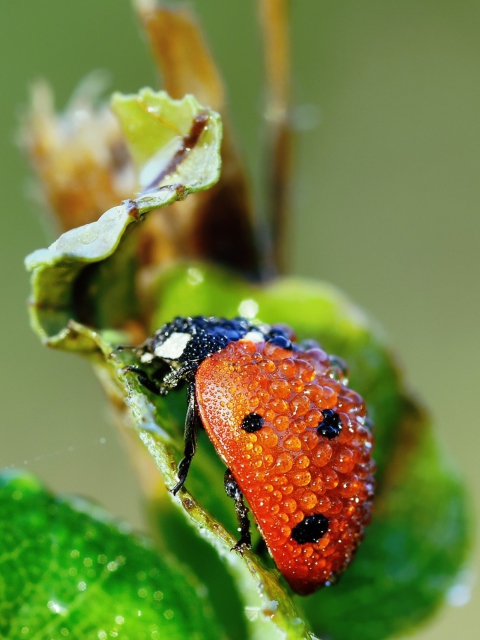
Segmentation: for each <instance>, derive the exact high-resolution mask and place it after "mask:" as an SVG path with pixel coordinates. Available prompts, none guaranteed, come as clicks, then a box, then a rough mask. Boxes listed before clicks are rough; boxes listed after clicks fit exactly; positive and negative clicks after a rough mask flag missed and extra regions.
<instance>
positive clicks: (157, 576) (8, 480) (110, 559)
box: [0, 474, 222, 640]
mask: <svg viewBox="0 0 480 640" xmlns="http://www.w3.org/2000/svg"><path fill="white" fill-rule="evenodd" d="M0 513H1V518H0V522H1V524H0V545H1V548H2V554H1V557H0V590H1V594H2V598H1V604H0V637H1V638H5V639H6V638H12V639H13V638H31V639H32V640H45V639H46V638H63V637H67V638H78V639H80V638H81V639H82V640H90V639H91V640H93V639H95V640H98V639H99V638H100V639H101V638H105V639H106V638H113V637H115V638H119V640H128V639H130V640H133V639H135V640H142V639H145V640H147V638H148V639H151V638H171V639H172V640H174V639H175V638H178V639H179V640H181V639H182V640H183V638H196V639H198V640H200V639H202V638H205V639H208V640H210V639H211V638H220V637H222V634H221V631H220V629H219V626H218V623H217V621H216V620H215V619H214V617H213V615H212V611H211V607H210V605H209V604H208V602H207V600H206V599H205V596H204V592H205V588H204V587H202V586H201V585H200V584H199V583H198V582H197V581H196V580H194V579H193V577H192V576H191V574H190V572H188V571H186V569H185V568H184V567H182V566H180V565H179V564H178V563H177V562H176V561H175V560H174V559H173V557H172V556H171V555H169V554H162V556H161V557H160V556H159V555H158V554H157V553H156V551H155V549H154V548H153V547H152V545H151V544H150V543H149V542H147V541H146V540H144V539H143V538H141V537H139V536H135V535H132V534H130V533H128V532H127V530H128V527H127V526H126V525H125V524H118V523H115V522H113V521H112V520H111V519H110V518H109V516H108V515H106V514H105V512H104V511H102V510H101V509H100V508H99V507H96V506H93V505H92V504H90V503H87V502H86V501H84V500H80V499H78V498H69V499H68V498H64V499H61V498H56V497H54V496H53V495H52V494H51V493H49V492H47V491H45V490H44V489H43V488H42V486H41V485H40V484H39V483H38V482H37V481H36V480H35V479H34V478H32V477H31V476H25V475H22V476H15V475H12V474H10V475H8V476H1V477H0Z"/></svg>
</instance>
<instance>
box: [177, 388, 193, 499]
mask: <svg viewBox="0 0 480 640" xmlns="http://www.w3.org/2000/svg"><path fill="white" fill-rule="evenodd" d="M187 398H188V408H187V417H186V419H185V448H184V450H183V459H182V460H181V461H180V464H179V465H178V472H177V477H178V482H177V484H176V485H175V486H174V487H173V489H172V493H173V495H176V494H177V493H178V491H180V489H181V488H182V487H183V485H184V484H185V480H186V479H187V475H188V470H189V469H190V464H191V462H192V458H193V456H194V455H195V451H196V449H197V426H198V410H197V401H196V399H195V382H190V383H189V384H188V389H187Z"/></svg>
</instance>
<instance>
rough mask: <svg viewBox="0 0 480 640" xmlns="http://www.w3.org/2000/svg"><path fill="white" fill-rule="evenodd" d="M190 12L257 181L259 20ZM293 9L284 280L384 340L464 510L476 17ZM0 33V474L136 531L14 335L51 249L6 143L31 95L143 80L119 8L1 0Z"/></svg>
mask: <svg viewBox="0 0 480 640" xmlns="http://www.w3.org/2000/svg"><path fill="white" fill-rule="evenodd" d="M192 4H193V5H194V6H195V8H196V9H197V11H198V13H199V14H200V16H201V20H202V22H203V25H204V27H205V29H206V31H207V34H208V38H209V40H210V43H211V46H212V49H213V51H214V53H215V55H216V58H217V61H219V63H220V66H221V68H222V70H223V72H224V75H225V78H226V82H227V86H228V90H229V101H230V109H231V114H232V117H233V121H234V123H235V126H236V130H237V137H238V140H239V141H240V142H241V146H242V148H243V151H244V153H245V157H246V160H247V161H248V164H249V166H250V168H251V169H252V170H253V171H256V173H257V175H259V173H258V172H259V168H260V166H261V165H260V163H261V159H262V158H261V155H260V149H261V142H262V139H263V136H262V129H261V127H262V123H261V113H262V97H261V87H262V80H261V65H260V64H259V58H260V43H259V38H258V30H257V28H256V26H257V25H256V19H255V11H254V8H255V5H254V2H253V0H248V1H245V0H244V1H243V2H221V1H219V0H202V1H200V0H198V1H197V2H193V3H192ZM292 5H293V10H292V31H293V42H294V61H293V65H294V95H295V106H296V108H295V110H294V115H295V119H296V121H297V122H298V123H299V131H298V135H297V138H296V152H295V155H296V158H295V160H296V164H295V181H294V189H293V199H294V208H295V217H294V223H293V225H292V237H291V246H292V254H291V264H292V270H293V271H294V272H295V273H297V274H301V275H304V276H309V277H313V278H322V279H326V280H330V281H331V282H333V283H334V284H336V285H338V286H339V287H341V288H342V289H344V290H345V291H346V292H347V293H348V294H349V295H350V296H351V297H352V298H353V299H354V300H355V301H356V302H357V303H359V304H360V305H361V306H362V307H363V308H365V309H366V310H367V311H368V312H369V313H370V314H371V315H372V316H373V317H375V318H377V319H378V320H379V322H380V323H381V324H382V325H383V327H384V328H385V329H386V331H387V333H388V334H389V336H390V338H391V342H392V343H393V345H395V347H396V349H397V352H398V354H399V358H400V360H401V362H402V364H403V366H404V369H405V371H406V373H407V377H408V380H409V382H410V384H411V386H412V388H414V389H416V390H417V391H418V394H419V396H420V397H421V398H423V399H424V400H425V401H426V402H427V403H428V405H429V406H430V408H431V409H432V411H433V414H434V417H435V420H436V423H437V424H438V431H439V434H440V437H441V438H442V440H443V442H444V444H445V446H446V447H447V448H448V449H449V450H450V451H451V453H452V455H453V456H454V458H455V459H456V460H457V463H458V465H459V466H460V467H461V469H462V470H463V471H464V473H465V475H466V477H467V480H468V482H469V483H470V487H471V489H472V494H474V498H475V501H476V506H477V510H478V507H479V505H480V498H479V496H480V474H479V473H478V468H479V463H478V459H479V445H480V437H479V430H478V426H477V424H478V420H477V412H478V405H479V402H478V386H479V382H480V376H479V373H478V362H479V360H480V353H479V335H478V333H479V332H478V314H479V310H480V304H479V298H478V278H479V275H480V269H479V266H480V258H479V234H480V218H479V215H478V204H479V202H480V179H479V178H480V38H479V34H480V3H479V2H478V0H464V1H463V2H458V0H405V1H402V2H399V1H398V0H375V1H373V0H362V1H359V0H342V1H339V0H310V1H307V0H295V2H292ZM0 24H2V38H1V40H0V69H1V81H2V84H1V90H0V101H1V120H0V132H1V150H2V152H1V156H0V163H1V200H0V202H1V203H2V210H3V214H2V216H1V218H0V224H1V239H2V251H1V252H0V260H1V273H2V287H3V289H2V300H3V304H2V313H1V321H2V331H1V337H2V346H1V356H2V360H1V369H0V372H1V376H2V382H1V389H2V408H3V416H2V423H3V424H2V439H1V443H2V444H1V449H0V467H2V468H10V467H12V466H16V467H21V468H23V467H24V468H26V469H28V470H31V471H32V472H34V473H36V474H38V475H39V476H40V477H41V478H43V479H44V480H45V481H46V482H47V483H48V484H49V485H50V486H51V487H53V488H54V489H55V490H58V491H69V492H77V493H81V494H85V495H88V496H92V497H94V498H95V499H96V500H97V501H99V502H100V503H101V504H103V505H105V506H106V507H107V508H108V509H109V510H110V511H112V512H113V513H114V514H117V515H120V516H123V517H126V518H127V519H129V520H130V521H131V522H133V523H134V524H135V525H136V526H137V527H141V526H142V522H143V519H142V505H141V498H140V497H139V494H138V491H137V487H136V482H135V478H134V476H133V473H132V472H131V470H130V468H129V464H128V461H127V458H126V456H125V454H124V452H123V451H122V448H121V446H120V445H119V443H118V442H117V440H116V435H115V432H114V430H113V428H112V426H111V425H110V423H109V419H108V412H107V408H106V405H105V403H104V401H103V398H102V393H101V391H100V389H99V386H98V384H97V383H96V381H95V380H94V379H93V376H92V375H91V373H90V371H89V369H88V366H87V365H86V364H85V363H84V362H83V361H81V360H80V359H75V357H73V356H68V355H65V354H61V353H54V352H48V351H47V350H45V349H43V348H42V347H41V345H40V344H39V342H38V340H37V338H36V337H34V336H33V334H32V333H31V332H30V329H29V326H28V318H27V312H26V305H25V301H26V298H27V296H28V291H29V286H28V278H27V275H26V273H25V272H24V268H23V263H22V261H23V257H24V256H25V255H26V254H27V253H29V252H30V251H32V250H34V249H36V248H38V247H42V246H45V245H46V244H47V243H50V242H51V241H52V240H53V239H54V231H53V230H52V229H50V228H48V225H46V224H45V222H44V219H43V218H42V216H41V215H39V212H38V210H37V207H36V205H35V204H34V202H33V200H32V199H31V198H30V196H29V193H30V191H31V175H30V172H29V168H28V166H27V162H26V161H25V159H24V158H23V157H22V155H21V153H20V151H19V150H18V148H17V147H16V144H15V139H16V135H17V130H18V119H19V114H21V112H22V109H24V107H25V104H26V102H27V96H28V86H29V84H30V83H31V82H32V81H33V80H35V79H38V78H41V77H42V78H47V79H48V80H49V81H50V82H51V84H52V85H53V87H54V90H55V94H56V96H57V99H58V105H59V106H60V107H61V106H63V105H64V104H65V101H66V100H67V98H68V96H69V95H70V93H71V92H72V90H73V89H74V88H75V86H76V84H77V82H78V81H79V80H80V79H81V78H83V77H84V76H85V75H86V74H87V73H88V72H89V71H90V70H92V69H95V68H100V69H106V70H108V71H109V72H110V73H111V78H112V82H111V84H112V88H115V89H118V90H121V91H127V92H132V91H136V90H137V89H138V88H140V87H142V86H144V85H152V84H153V85H155V84H156V82H157V80H156V75H155V71H154V68H153V64H152V62H151V61H150V59H149V56H148V52H147V48H146V46H145V43H144V42H143V41H142V37H141V34H140V30H139V28H138V25H137V22H136V20H135V17H134V15H133V12H132V10H131V7H130V4H129V0H115V1H114V0H103V1H102V2H98V0H82V2H68V1H65V0H48V2H31V0H16V1H15V2H13V1H9V0H3V1H2V2H1V4H0ZM475 363H477V364H475ZM477 565H478V562H477ZM467 580H469V581H471V580H472V576H471V575H470V576H467ZM462 593H463V592H462V591H458V590H457V592H456V594H457V596H459V595H460V596H462ZM475 596H476V593H475V591H474V592H473V599H472V600H471V601H470V603H469V604H467V605H466V606H465V607H461V608H455V607H447V608H445V609H444V610H443V611H442V612H441V613H440V615H438V616H437V618H436V619H435V620H434V621H433V623H432V624H431V625H430V626H429V627H426V628H424V629H422V630H421V631H420V632H419V633H418V634H417V636H416V637H417V638H418V639H419V640H420V639H422V640H433V638H436V639H437V640H442V639H446V638H452V637H454V638H455V637H462V638H473V637H477V636H476V634H477V632H478V626H479V624H480V612H479V607H478V606H477V607H475V604H474V601H475ZM460 599H461V597H460ZM477 602H478V599H477Z"/></svg>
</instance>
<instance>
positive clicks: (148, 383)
mask: <svg viewBox="0 0 480 640" xmlns="http://www.w3.org/2000/svg"><path fill="white" fill-rule="evenodd" d="M136 353H137V355H138V358H139V363H140V364H141V365H143V366H134V365H132V366H129V367H127V370H129V371H131V372H133V373H135V374H136V375H137V376H138V380H139V382H140V383H141V384H142V385H144V386H145V387H146V389H148V390H149V391H150V392H152V393H154V394H158V395H166V394H168V393H170V391H171V390H172V389H175V388H176V387H178V386H179V385H180V384H182V383H186V384H187V398H188V409H187V415H186V422H185V450H184V457H183V459H182V461H181V462H180V464H179V467H178V483H177V484H176V485H175V487H174V488H173V489H172V492H173V494H176V493H177V492H178V491H179V490H180V489H181V488H182V487H183V485H184V483H185V480H186V478H187V474H188V470H189V467H190V463H191V462H192V458H193V456H194V454H195V449H196V443H197V429H198V427H200V426H203V428H204V429H205V431H206V432H207V434H208V436H209V438H210V439H211V441H212V442H213V444H214V446H215V449H216V451H217V452H218V454H219V455H220V457H221V458H222V460H223V461H224V462H225V464H226V465H227V471H226V474H225V490H226V492H227V494H228V495H229V496H230V497H231V498H233V500H234V502H235V507H236V512H237V517H238V521H239V531H240V532H241V535H240V540H239V541H238V542H237V544H236V545H235V547H234V549H236V550H238V551H240V552H243V549H245V548H247V549H249V548H251V538H250V523H249V518H248V509H247V507H246V505H245V502H244V498H246V500H247V501H248V504H249V506H250V509H251V511H252V514H253V517H254V519H255V522H256V524H257V526H258V528H259V530H260V533H261V535H262V537H263V539H264V541H265V543H266V546H267V548H268V550H269V551H270V554H271V555H272V557H273V559H274V561H275V563H276V565H277V567H278V569H279V570H280V572H281V573H282V574H283V576H284V577H285V579H286V580H287V582H288V583H289V584H290V586H291V587H292V589H293V590H294V591H296V592H297V593H300V594H303V595H306V594H309V593H312V592H313V591H315V590H316V589H318V588H319V587H321V586H323V585H329V584H332V583H333V582H334V581H335V579H336V577H337V576H338V575H339V574H340V573H341V572H342V571H343V570H344V569H345V567H346V566H347V565H348V564H349V562H350V560H351V559H352V557H353V555H354V553H355V550H356V548H357V546H358V544H359V542H360V541H361V539H362V537H363V531H364V528H365V525H366V524H367V523H368V521H369V519H370V512H371V506H372V498H373V490H374V480H373V472H374V467H375V464H374V462H373V460H372V457H371V454H372V446H373V439H372V435H371V431H370V425H371V423H370V421H369V419H368V417H367V415H366V409H365V403H364V401H363V400H362V398H361V397H360V396H359V394H358V393H356V392H355V391H352V390H351V389H349V388H348V386H347V381H346V367H345V364H344V363H343V361H342V360H341V359H339V358H337V357H334V356H329V355H327V353H325V351H323V350H322V349H321V348H320V347H319V345H318V344H317V343H315V342H313V341H308V342H305V343H296V341H295V337H294V334H293V331H292V330H291V329H290V328H288V327H286V326H283V325H278V326H269V325H265V324H253V323H251V322H250V321H248V320H246V319H244V318H235V319H233V320H227V319H224V318H216V317H204V316H197V317H188V318H183V317H177V318H175V319H174V320H173V321H172V322H170V323H168V324H165V325H164V326H163V327H161V328H160V329H159V330H158V331H156V332H155V333H154V335H153V336H151V337H150V338H148V339H147V340H146V341H145V342H144V343H143V345H141V346H140V347H137V348H136Z"/></svg>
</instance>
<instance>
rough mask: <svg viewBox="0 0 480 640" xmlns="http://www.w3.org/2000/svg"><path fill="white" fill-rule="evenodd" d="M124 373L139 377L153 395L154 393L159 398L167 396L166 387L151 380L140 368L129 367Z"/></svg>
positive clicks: (140, 381)
mask: <svg viewBox="0 0 480 640" xmlns="http://www.w3.org/2000/svg"><path fill="white" fill-rule="evenodd" d="M124 371H130V372H131V373H134V374H135V375H136V376H137V380H138V381H139V383H140V384H141V385H142V386H143V387H145V389H148V391H150V392H151V393H154V394H155V395H157V396H165V395H166V394H167V391H166V389H165V387H163V386H160V385H159V384H158V383H157V382H156V381H155V380H153V379H152V378H150V377H149V376H148V375H147V373H146V372H145V371H144V370H143V369H140V367H136V366H135V365H129V366H128V367H125V369H124Z"/></svg>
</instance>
